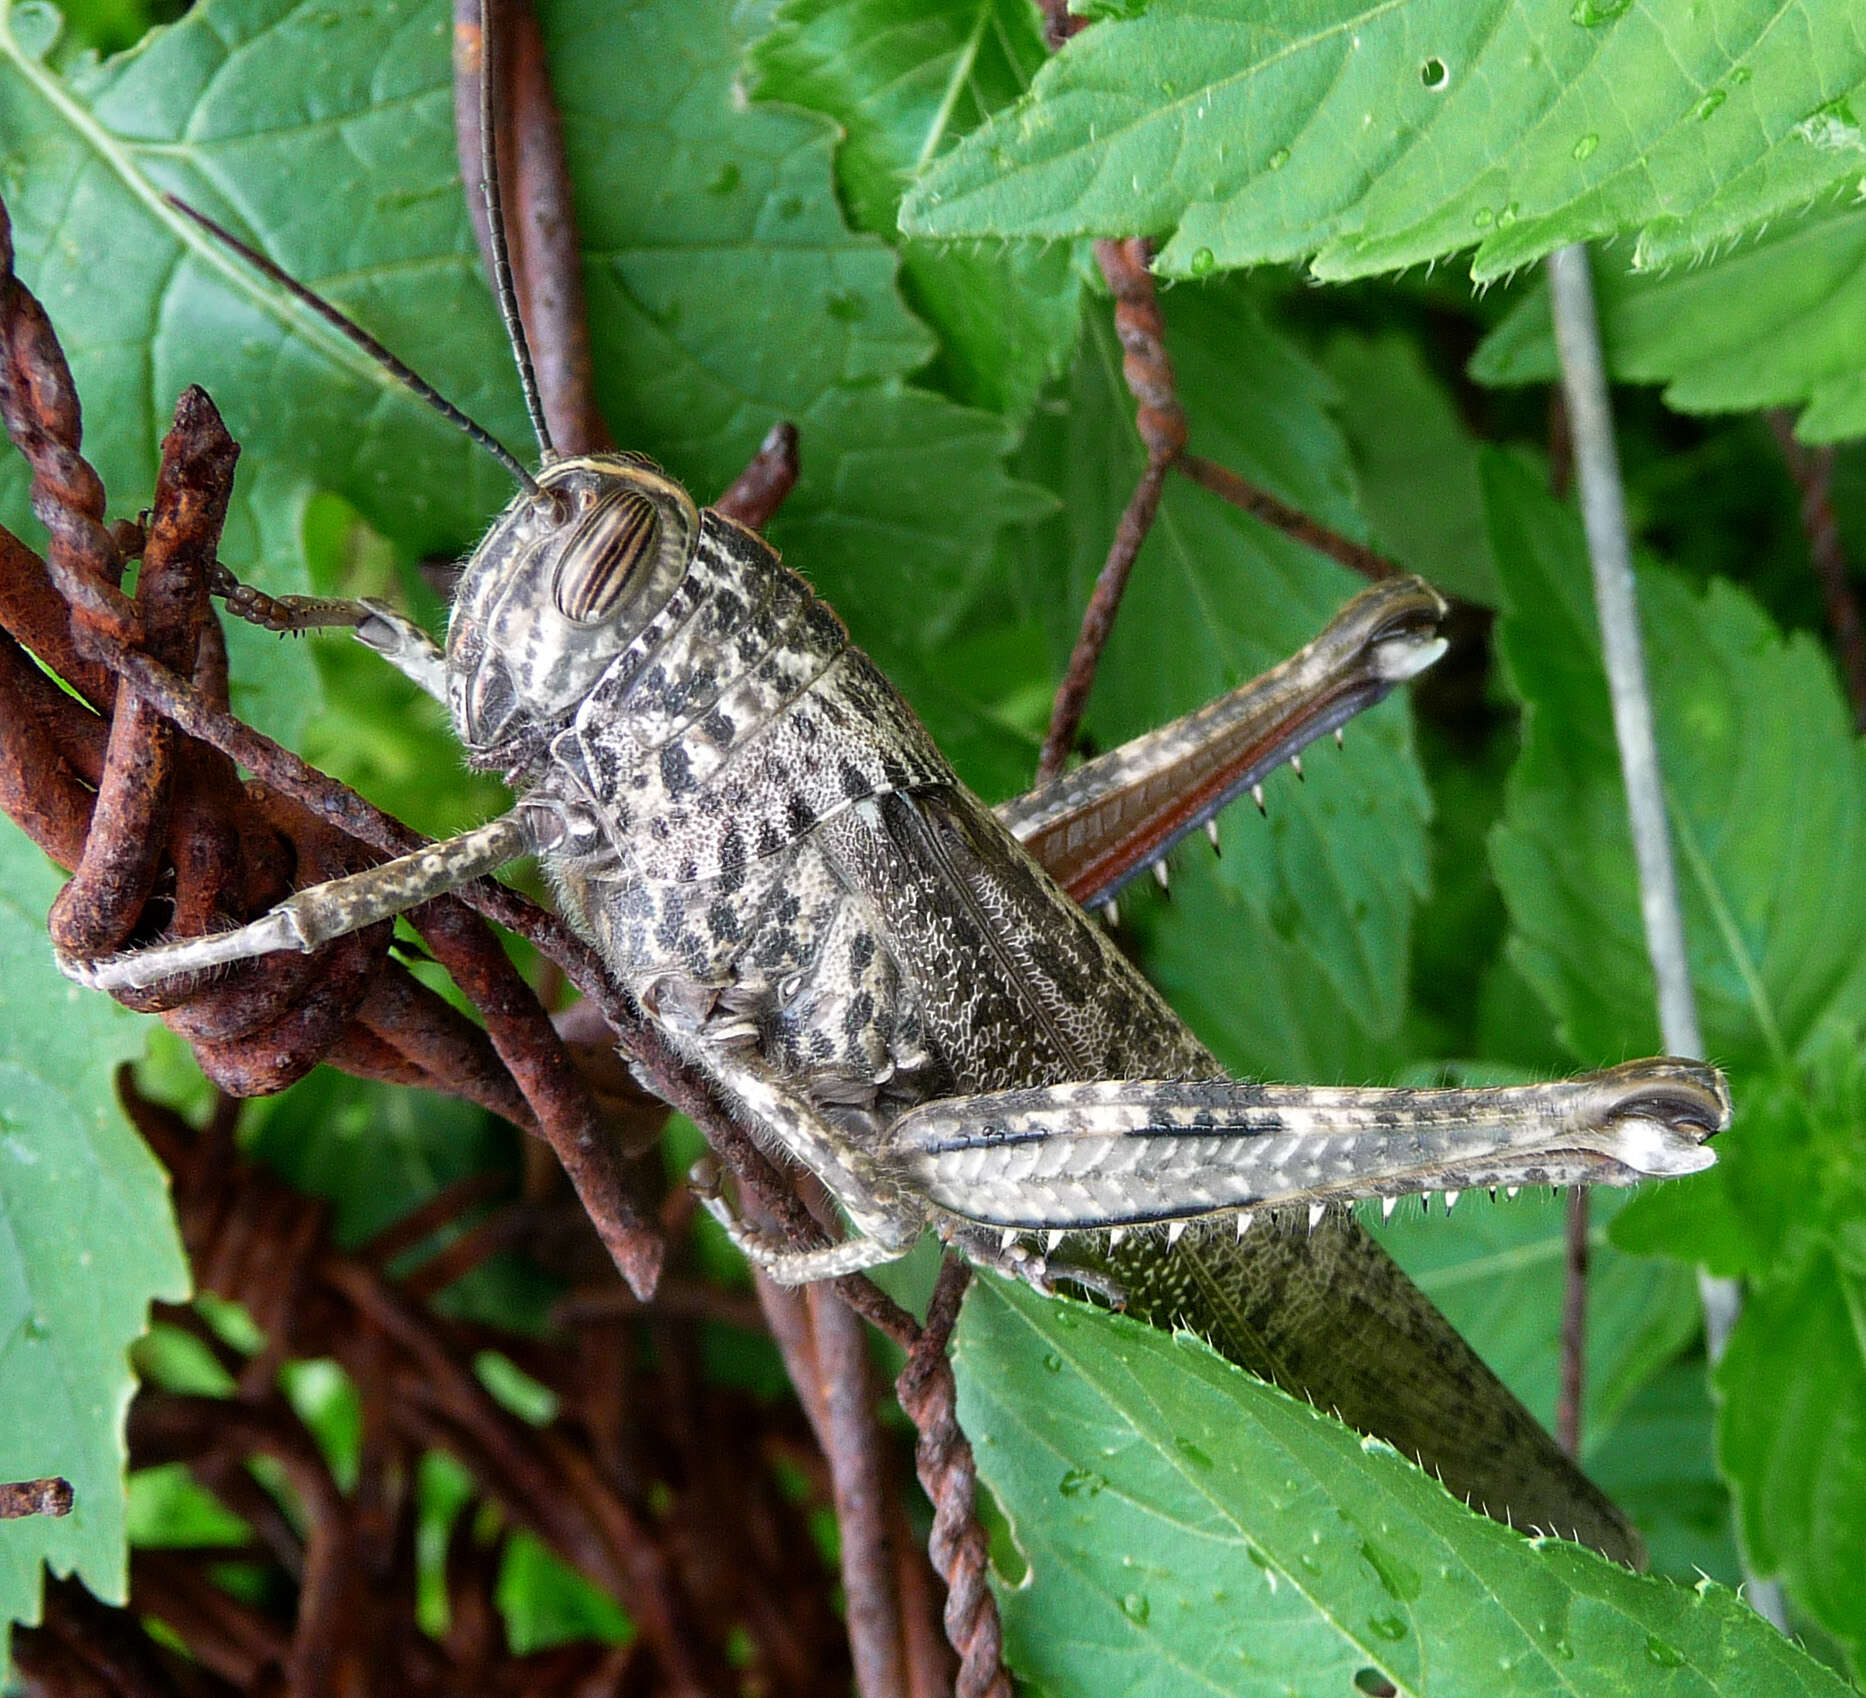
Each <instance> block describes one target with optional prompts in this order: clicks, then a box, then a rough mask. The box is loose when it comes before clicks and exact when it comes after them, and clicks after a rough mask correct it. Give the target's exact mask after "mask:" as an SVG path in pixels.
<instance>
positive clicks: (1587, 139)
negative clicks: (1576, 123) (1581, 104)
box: [1574, 130, 1600, 159]
mask: <svg viewBox="0 0 1866 1698" xmlns="http://www.w3.org/2000/svg"><path fill="white" fill-rule="evenodd" d="M1599 146H1600V137H1599V136H1597V135H1595V134H1594V132H1593V131H1592V130H1589V131H1588V133H1587V134H1586V135H1584V136H1583V137H1582V138H1581V139H1580V140H1579V141H1578V142H1576V143H1575V144H1574V156H1575V158H1576V159H1590V158H1592V157H1593V153H1594V149H1595V148H1597V147H1599Z"/></svg>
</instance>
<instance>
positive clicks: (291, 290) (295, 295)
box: [162, 194, 544, 499]
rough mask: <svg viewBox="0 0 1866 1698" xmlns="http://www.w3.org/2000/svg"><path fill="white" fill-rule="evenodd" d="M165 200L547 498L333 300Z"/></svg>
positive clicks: (497, 444) (514, 459)
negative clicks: (333, 302) (328, 299)
mask: <svg viewBox="0 0 1866 1698" xmlns="http://www.w3.org/2000/svg"><path fill="white" fill-rule="evenodd" d="M162 198H163V200H165V201H167V202H168V204H169V205H170V206H172V207H174V209H175V210H176V211H177V212H179V213H181V214H182V215H183V216H184V217H186V218H190V219H192V220H193V221H194V222H195V223H196V224H198V225H200V226H201V228H202V229H203V230H205V231H207V233H208V234H209V235H210V236H212V237H213V238H214V239H215V240H216V241H217V242H220V243H221V244H222V245H223V246H225V247H228V248H231V249H232V250H233V251H234V252H235V253H236V254H238V255H239V256H240V258H241V259H243V260H245V261H246V263H247V264H248V265H250V266H251V267H252V268H253V269H254V270H255V271H257V272H259V273H260V274H261V275H262V276H264V277H269V278H270V279H271V280H272V281H273V282H274V283H276V284H278V286H279V287H280V288H281V289H283V290H285V291H286V293H287V294H289V295H290V296H291V297H292V299H293V300H295V301H297V302H299V303H300V304H302V305H304V306H306V307H309V308H310V309H311V311H312V312H314V313H316V314H317V316H318V317H319V318H321V319H323V321H324V322H325V323H326V324H328V325H329V326H330V327H331V328H332V329H333V330H335V331H337V332H338V334H339V335H341V336H343V337H345V338H346V339H347V340H348V341H350V342H353V343H354V344H355V345H356V346H357V347H359V348H361V349H362V350H363V352H364V353H365V354H367V355H368V356H369V357H370V358H371V359H372V360H374V361H375V362H376V364H377V365H379V366H381V367H382V369H383V370H384V371H386V372H387V373H388V374H389V375H390V376H391V377H393V378H394V379H395V380H396V382H398V383H400V384H402V385H403V386H404V387H405V388H407V389H409V390H411V391H412V392H413V393H414V394H415V395H416V396H418V397H419V398H420V399H421V400H423V401H425V402H427V404H428V405H429V406H430V407H432V408H433V409H434V410H435V412H437V413H439V414H440V415H441V417H442V418H444V419H447V420H448V421H450V422H451V423H453V424H455V425H457V426H459V428H460V429H461V430H463V431H465V432H466V434H467V436H468V437H469V438H470V439H471V440H472V441H474V442H476V443H478V444H479V446H480V447H482V448H483V449H485V450H486V452H487V453H488V454H490V455H491V456H492V457H493V458H494V459H495V460H497V461H498V462H499V464H500V465H502V466H503V467H505V469H506V470H507V471H508V472H510V473H511V474H512V477H513V478H514V479H515V480H516V481H517V482H518V483H519V484H520V485H521V486H522V487H523V488H524V490H525V493H526V494H527V495H529V496H531V497H532V498H533V499H537V498H539V497H541V496H542V495H543V493H544V492H543V491H542V490H541V489H540V488H539V487H538V480H537V479H536V478H535V477H533V476H532V475H531V473H530V471H529V470H527V469H526V467H525V464H524V462H523V461H521V460H520V459H519V458H518V456H517V455H515V454H514V453H513V452H512V451H511V449H509V448H507V447H506V446H505V444H504V443H503V442H501V441H500V440H499V439H498V438H497V437H496V436H494V435H493V434H492V432H491V431H489V430H487V429H486V427H485V426H484V425H480V424H475V423H474V421H473V420H472V419H470V418H468V417H467V416H466V414H465V413H463V412H461V410H460V409H459V408H458V407H456V406H455V405H454V404H453V402H451V401H449V400H448V399H447V397H446V396H444V395H443V394H441V392H440V391H439V390H438V389H436V388H435V387H434V385H433V384H431V383H429V382H428V380H427V379H426V378H424V377H422V376H421V375H420V373H418V372H416V371H414V370H413V369H412V368H410V367H409V366H407V365H405V364H404V363H403V362H402V361H400V360H398V359H397V358H396V357H395V356H394V355H393V354H391V353H390V352H389V350H388V349H387V348H385V347H383V345H382V344H381V343H380V342H378V341H377V340H376V339H375V337H373V336H372V335H370V333H369V332H368V331H367V330H365V329H364V328H363V327H362V326H361V325H360V324H357V323H356V322H355V321H354V320H352V319H349V318H346V317H345V316H344V315H343V314H342V313H341V312H339V311H338V310H337V309H336V308H335V307H334V306H332V305H331V304H330V302H329V301H327V300H325V299H324V297H323V296H322V295H320V294H318V293H317V292H316V291H314V290H312V289H308V288H306V287H305V285H304V284H302V283H300V282H299V281H298V279H297V278H295V277H293V276H292V275H291V274H290V273H289V272H287V271H285V270H283V269H282V268H281V267H279V266H276V265H274V264H273V263H272V261H271V260H269V259H267V258H266V256H265V255H264V254H262V253H260V252H258V250H257V249H254V248H250V247H248V246H247V245H246V243H244V242H242V241H241V240H240V239H239V237H238V236H235V235H234V234H233V233H232V232H231V231H228V230H224V229H222V228H221V227H220V225H218V224H216V223H215V222H214V221H213V219H211V218H209V217H208V216H207V214H206V213H205V212H201V211H199V210H197V209H196V208H194V207H192V206H190V205H189V204H188V203H187V202H186V201H185V200H183V199H181V197H180V196H179V195H168V194H165V195H164V196H163V197H162Z"/></svg>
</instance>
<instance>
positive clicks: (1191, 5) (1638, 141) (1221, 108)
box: [902, 0, 1866, 279]
mask: <svg viewBox="0 0 1866 1698" xmlns="http://www.w3.org/2000/svg"><path fill="white" fill-rule="evenodd" d="M1862 88H1866V36H1862V34H1861V32H1860V31H1859V29H1858V27H1857V20H1856V19H1854V18H1853V17H1851V16H1850V15H1849V12H1848V9H1847V8H1846V7H1843V6H1833V5H1828V4H1824V3H1822V0H1707V3H1705V4H1703V5H1699V6H1696V7H1692V8H1689V9H1683V8H1677V7H1655V6H1644V5H1634V4H1631V0H1412V3H1408V4H1392V3H1385V0H1383V3H1379V4H1369V3H1368V0H1306V3H1303V4H1298V5H1291V6H1286V7H1282V8H1278V9H1277V10H1276V11H1274V12H1269V13H1266V10H1265V8H1264V7H1262V6H1261V5H1258V4H1255V3H1254V0H1155V3H1154V4H1152V5H1150V6H1149V7H1148V8H1147V11H1146V13H1145V15H1144V16H1142V17H1140V18H1137V19H1134V20H1132V21H1109V22H1105V23H1101V24H1097V25H1096V26H1095V27H1094V28H1093V29H1090V30H1087V31H1085V32H1083V33H1082V34H1081V35H1079V36H1077V37H1076V38H1075V39H1074V40H1073V41H1072V42H1070V43H1069V45H1068V46H1067V47H1066V48H1065V49H1064V51H1063V52H1062V53H1061V54H1060V55H1059V56H1058V57H1057V58H1056V60H1055V61H1054V62H1053V63H1052V64H1051V65H1050V66H1049V67H1047V68H1046V69H1045V70H1044V72H1043V73H1042V74H1041V75H1040V76H1039V77H1038V79H1037V81H1036V83H1035V85H1034V86H1033V88H1032V89H1031V92H1030V94H1029V96H1028V97H1026V98H1025V99H1024V100H1023V101H1021V102H1019V103H1018V105H1017V106H1015V107H1014V108H1012V109H1011V110H1010V111H1009V112H1007V113H1005V114H1003V115H1002V116H1001V117H999V118H997V119H995V120H994V121H993V122H992V123H991V124H989V125H987V126H986V127H985V128H984V129H983V130H981V131H979V132H977V133H976V134H975V135H973V136H971V137H969V138H968V139H967V141H966V142H965V144H964V145H963V146H962V147H960V148H959V149H958V151H957V152H956V153H954V154H953V155H952V156H951V157H950V158H949V159H946V160H943V161H941V162H939V163H938V164H937V165H935V166H934V167H933V168H932V170H930V171H929V172H928V173H927V175H926V176H925V177H924V178H923V179H922V180H921V182H920V183H919V184H918V185H916V187H915V189H914V191H913V193H912V194H910V195H909V196H908V198H907V201H906V203H905V205H904V206H903V209H902V219H903V224H904V227H905V228H906V229H908V230H909V231H911V232H913V233H915V234H918V235H926V236H1064V237H1066V236H1081V235H1097V236H1120V235H1149V236H1158V237H1162V238H1165V242H1164V246H1163V248H1162V250H1161V254H1160V266H1161V269H1162V270H1163V271H1165V272H1167V273H1168V274H1170V275H1173V276H1178V277H1187V276H1200V275H1203V274H1205V273H1206V272H1209V271H1212V270H1215V269H1223V268H1227V267H1231V266H1242V265H1257V264H1261V263H1263V262H1264V261H1266V260H1298V259H1307V260H1309V261H1310V263H1311V266H1312V268H1313V270H1314V272H1315V273H1316V275H1317V276H1320V277H1328V278H1340V277H1357V276H1364V275H1367V274H1369V273H1373V272H1380V271H1393V270H1398V269H1400V268H1402V267H1404V266H1408V265H1416V264H1419V263H1420V262H1422V261H1431V260H1435V259H1440V258H1443V257H1446V256H1448V255H1451V254H1457V253H1461V252H1463V251H1464V250H1466V249H1470V248H1475V249H1476V253H1475V256H1474V258H1473V261H1472V272H1473V275H1474V276H1476V277H1478V278H1480V279H1483V278H1490V277H1497V276H1501V275H1503V274H1504V273H1506V272H1509V271H1511V270H1514V269H1516V268H1518V267H1520V266H1523V265H1527V264H1528V263H1530V262H1531V261H1532V260H1536V259H1539V258H1540V257H1541V256H1542V255H1543V254H1545V253H1547V252H1548V251H1549V250H1550V249H1551V248H1555V247H1558V246H1560V245H1561V244H1562V243H1564V242H1572V241H1580V240H1584V239H1587V238H1590V237H1596V236H1608V235H1617V234H1628V235H1635V236H1636V237H1637V249H1636V252H1637V256H1638V260H1639V262H1640V263H1641V264H1645V265H1659V264H1665V263H1668V262H1669V261H1671V260H1673V259H1678V258H1688V257H1690V256H1692V255H1694V254H1697V253H1700V252H1702V251H1704V250H1705V249H1706V248H1708V247H1710V246H1712V245H1713V244H1715V243H1717V242H1720V241H1724V240H1727V239H1728V238H1730V237H1731V236H1734V235H1737V234H1739V233H1741V232H1743V231H1745V230H1748V229H1752V228H1754V227H1755V226H1756V225H1757V224H1759V223H1761V222H1762V221H1763V220H1765V219H1768V218H1771V217H1775V216H1778V215H1780V214H1781V213H1783V212H1786V211H1790V210H1793V209H1796V208H1798V207H1800V206H1801V205H1802V204H1804V203H1805V202H1806V201H1807V200H1808V199H1809V198H1810V197H1811V196H1813V195H1816V194H1818V193H1820V192H1821V191H1822V190H1824V189H1827V188H1829V187H1831V186H1833V185H1835V184H1837V183H1839V182H1841V181H1843V180H1847V179H1851V178H1852V177H1854V176H1857V174H1858V173H1859V170H1860V167H1861V164H1862V162H1863V161H1862V142H1861V132H1860V127H1859V123H1858V120H1857V119H1856V117H1855V116H1854V112H1855V106H1856V104H1857V102H1858V101H1859V99H1860V97H1861V91H1862ZM1850 103H1851V104H1850Z"/></svg>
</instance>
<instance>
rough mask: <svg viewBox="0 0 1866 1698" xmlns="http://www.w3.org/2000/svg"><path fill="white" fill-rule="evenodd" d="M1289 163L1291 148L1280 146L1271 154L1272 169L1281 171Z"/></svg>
mask: <svg viewBox="0 0 1866 1698" xmlns="http://www.w3.org/2000/svg"><path fill="white" fill-rule="evenodd" d="M1288 163H1289V149H1288V148H1286V147H1279V148H1278V149H1277V150H1276V152H1275V153H1273V154H1271V155H1270V169H1271V170H1272V171H1281V170H1282V169H1283V167H1284V166H1285V165H1287V164H1288Z"/></svg>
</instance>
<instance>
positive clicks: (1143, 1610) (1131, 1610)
mask: <svg viewBox="0 0 1866 1698" xmlns="http://www.w3.org/2000/svg"><path fill="white" fill-rule="evenodd" d="M1121 1613H1122V1614H1123V1615H1124V1616H1126V1617H1127V1619H1128V1620H1129V1621H1131V1622H1133V1623H1134V1625H1135V1626H1136V1627H1145V1626H1146V1625H1147V1617H1148V1616H1150V1615H1152V1614H1153V1606H1152V1605H1151V1604H1150V1603H1148V1602H1147V1594H1146V1593H1145V1592H1129V1593H1128V1595H1127V1596H1126V1597H1125V1598H1123V1599H1122V1600H1121Z"/></svg>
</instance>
